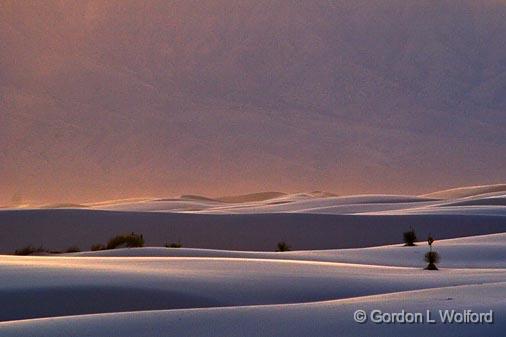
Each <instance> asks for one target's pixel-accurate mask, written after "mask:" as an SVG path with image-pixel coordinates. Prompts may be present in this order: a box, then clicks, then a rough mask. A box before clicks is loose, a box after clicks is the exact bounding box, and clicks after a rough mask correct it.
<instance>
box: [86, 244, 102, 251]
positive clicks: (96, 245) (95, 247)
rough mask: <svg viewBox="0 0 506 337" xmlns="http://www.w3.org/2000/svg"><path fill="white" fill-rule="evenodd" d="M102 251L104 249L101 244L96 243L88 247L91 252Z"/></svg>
mask: <svg viewBox="0 0 506 337" xmlns="http://www.w3.org/2000/svg"><path fill="white" fill-rule="evenodd" d="M104 249H105V246H104V245H103V244H101V243H96V244H94V245H92V246H91V247H90V250H91V251H93V252H95V251H97V250H104Z"/></svg>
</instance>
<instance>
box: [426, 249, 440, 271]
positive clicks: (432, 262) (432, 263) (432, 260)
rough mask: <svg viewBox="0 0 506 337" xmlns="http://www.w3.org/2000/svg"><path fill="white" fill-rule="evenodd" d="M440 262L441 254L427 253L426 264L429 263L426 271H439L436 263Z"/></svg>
mask: <svg viewBox="0 0 506 337" xmlns="http://www.w3.org/2000/svg"><path fill="white" fill-rule="evenodd" d="M439 260H440V257H439V254H438V253H437V252H427V253H425V262H427V263H428V265H427V267H425V269H427V270H437V267H436V263H438V262H439Z"/></svg>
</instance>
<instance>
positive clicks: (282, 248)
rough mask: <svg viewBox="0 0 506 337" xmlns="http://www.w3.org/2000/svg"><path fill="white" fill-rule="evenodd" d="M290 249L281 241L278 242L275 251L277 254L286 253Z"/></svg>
mask: <svg viewBox="0 0 506 337" xmlns="http://www.w3.org/2000/svg"><path fill="white" fill-rule="evenodd" d="M290 249H291V247H290V246H289V245H287V244H286V242H284V241H281V242H278V249H276V251H277V252H287V251H289V250H290Z"/></svg>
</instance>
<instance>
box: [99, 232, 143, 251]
mask: <svg viewBox="0 0 506 337" xmlns="http://www.w3.org/2000/svg"><path fill="white" fill-rule="evenodd" d="M143 246H144V237H143V236H142V234H135V233H134V232H132V233H130V234H126V235H117V236H115V237H113V238H111V239H110V240H109V241H108V242H107V245H106V249H115V248H119V247H128V248H132V247H143Z"/></svg>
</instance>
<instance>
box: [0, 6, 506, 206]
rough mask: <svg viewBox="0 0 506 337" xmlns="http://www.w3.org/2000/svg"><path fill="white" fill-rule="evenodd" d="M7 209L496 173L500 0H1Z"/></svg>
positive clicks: (0, 159)
mask: <svg viewBox="0 0 506 337" xmlns="http://www.w3.org/2000/svg"><path fill="white" fill-rule="evenodd" d="M0 41H1V42H0V43H1V45H2V48H1V50H2V51H1V52H0V97H1V100H0V144H2V146H1V147H0V181H2V189H1V190H0V204H8V203H23V202H24V201H27V200H28V201H40V202H84V201H93V200H102V199H108V198H110V199H112V198H126V197H133V196H135V197H138V196H168V195H173V194H182V193H185V194H188V193H192V194H206V195H214V196H217V195H230V194H240V193H245V192H255V191H260V190H283V191H288V192H291V191H297V190H306V191H307V190H327V191H335V192H337V193H339V194H344V193H364V192H382V193H401V192H402V193H408V192H409V193H426V192H429V191H431V190H435V189H439V188H449V187H452V186H457V185H470V184H476V185H478V184H486V183H496V182H501V181H504V180H505V178H506V177H505V175H504V167H505V165H506V157H505V156H501V155H500V154H501V153H503V152H504V148H505V146H506V137H504V130H505V129H506V113H505V112H504V111H505V109H506V3H504V2H503V1H493V0H484V1H479V2H478V1H471V0H462V1H456V0H454V1H433V0H431V1H400V0H388V1H387V0H378V1H373V0H358V1H357V0H341V1H323V0H322V1H265V0H255V1H253V0H244V1H235V0H214V1H193V0H184V1H178V0H175V1H162V0H152V1H149V2H139V1H134V0H129V1H126V0H125V1H120V0H111V1H94V0H89V1H88V0H83V1H59V0H42V1H36V2H25V1H22V2H21V1H10V0H1V1H0Z"/></svg>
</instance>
